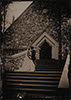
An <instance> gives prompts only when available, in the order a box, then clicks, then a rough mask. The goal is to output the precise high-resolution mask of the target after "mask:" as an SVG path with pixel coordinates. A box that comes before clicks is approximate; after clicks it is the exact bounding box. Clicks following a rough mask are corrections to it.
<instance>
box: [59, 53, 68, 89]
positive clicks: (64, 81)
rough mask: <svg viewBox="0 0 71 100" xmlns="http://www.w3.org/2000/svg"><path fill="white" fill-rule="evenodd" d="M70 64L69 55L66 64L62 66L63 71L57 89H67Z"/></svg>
mask: <svg viewBox="0 0 71 100" xmlns="http://www.w3.org/2000/svg"><path fill="white" fill-rule="evenodd" d="M69 64H70V54H68V55H67V58H66V62H65V65H64V69H63V72H62V75H61V78H60V82H59V85H58V88H69V80H68V69H69V68H68V67H69Z"/></svg>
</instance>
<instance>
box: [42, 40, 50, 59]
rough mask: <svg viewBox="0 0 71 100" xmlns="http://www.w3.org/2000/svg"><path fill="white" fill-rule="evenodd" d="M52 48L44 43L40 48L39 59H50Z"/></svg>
mask: <svg viewBox="0 0 71 100" xmlns="http://www.w3.org/2000/svg"><path fill="white" fill-rule="evenodd" d="M51 51H52V47H51V46H50V45H49V44H48V43H47V42H46V41H45V42H44V43H43V44H42V45H41V46H40V59H51Z"/></svg>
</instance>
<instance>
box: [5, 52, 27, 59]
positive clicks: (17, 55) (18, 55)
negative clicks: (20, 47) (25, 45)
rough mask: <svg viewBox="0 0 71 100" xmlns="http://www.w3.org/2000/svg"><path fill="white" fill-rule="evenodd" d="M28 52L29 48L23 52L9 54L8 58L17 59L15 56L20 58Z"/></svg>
mask: <svg viewBox="0 0 71 100" xmlns="http://www.w3.org/2000/svg"><path fill="white" fill-rule="evenodd" d="M26 52H27V50H25V51H23V52H21V53H17V54H14V55H12V56H7V57H6V58H7V59H15V58H18V57H20V56H23V55H24V54H25V53H26Z"/></svg>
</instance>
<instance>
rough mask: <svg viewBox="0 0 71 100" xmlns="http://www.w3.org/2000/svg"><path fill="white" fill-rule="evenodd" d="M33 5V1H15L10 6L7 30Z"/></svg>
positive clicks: (7, 16)
mask: <svg viewBox="0 0 71 100" xmlns="http://www.w3.org/2000/svg"><path fill="white" fill-rule="evenodd" d="M31 3H32V1H23V2H22V1H20V2H18V1H15V2H13V3H11V4H10V5H9V7H8V10H7V15H6V29H7V28H8V27H9V26H10V25H11V24H12V22H13V20H16V19H17V18H18V17H19V16H20V15H21V14H22V13H23V11H24V10H25V9H26V8H27V7H28V6H29V5H30V4H31Z"/></svg>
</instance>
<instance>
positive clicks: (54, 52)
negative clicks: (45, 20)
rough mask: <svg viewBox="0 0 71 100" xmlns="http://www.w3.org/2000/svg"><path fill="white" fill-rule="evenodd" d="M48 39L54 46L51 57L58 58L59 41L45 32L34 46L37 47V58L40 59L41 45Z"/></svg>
mask: <svg viewBox="0 0 71 100" xmlns="http://www.w3.org/2000/svg"><path fill="white" fill-rule="evenodd" d="M44 41H46V42H47V43H48V44H49V45H50V46H51V47H52V52H51V53H52V54H51V55H52V57H51V59H56V60H57V59H58V43H57V42H56V41H55V40H54V39H53V38H52V37H51V36H49V35H48V34H47V33H46V32H44V33H43V34H42V35H41V36H40V37H39V38H38V39H37V40H36V41H35V42H34V43H33V44H32V46H33V47H34V48H35V49H36V58H37V59H40V46H41V45H42V44H43V42H44Z"/></svg>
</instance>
